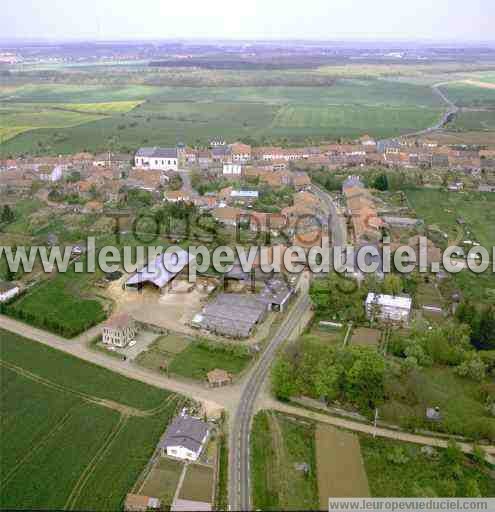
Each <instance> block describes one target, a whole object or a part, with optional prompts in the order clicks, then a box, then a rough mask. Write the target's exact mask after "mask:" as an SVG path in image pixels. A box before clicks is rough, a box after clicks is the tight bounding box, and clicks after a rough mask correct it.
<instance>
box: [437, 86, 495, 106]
mask: <svg viewBox="0 0 495 512" xmlns="http://www.w3.org/2000/svg"><path fill="white" fill-rule="evenodd" d="M441 88H442V90H443V91H444V92H445V93H446V94H447V96H448V97H449V98H450V99H451V100H452V101H453V102H454V103H455V104H456V105H457V106H458V107H469V108H474V107H484V108H486V107H495V89H485V88H483V87H477V86H476V85H471V84H467V83H460V82H452V83H451V84H448V85H442V87H441Z"/></svg>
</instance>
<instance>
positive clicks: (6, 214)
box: [0, 204, 15, 224]
mask: <svg viewBox="0 0 495 512" xmlns="http://www.w3.org/2000/svg"><path fill="white" fill-rule="evenodd" d="M14 220H15V212H14V210H12V208H11V207H10V206H9V205H8V204H6V205H4V206H3V208H2V213H1V214H0V222H1V223H2V224H10V223H11V222H14Z"/></svg>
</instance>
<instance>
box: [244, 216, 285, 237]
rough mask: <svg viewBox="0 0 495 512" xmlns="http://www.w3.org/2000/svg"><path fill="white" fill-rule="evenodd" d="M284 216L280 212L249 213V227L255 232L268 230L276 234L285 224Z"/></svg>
mask: <svg viewBox="0 0 495 512" xmlns="http://www.w3.org/2000/svg"><path fill="white" fill-rule="evenodd" d="M286 222H287V221H286V217H284V216H283V215H281V214H280V213H264V212H250V213H249V229H250V231H253V232H255V233H265V232H267V231H270V232H271V233H272V234H273V235H275V236H277V235H278V234H279V233H280V231H281V230H282V229H283V228H284V227H285V225H286Z"/></svg>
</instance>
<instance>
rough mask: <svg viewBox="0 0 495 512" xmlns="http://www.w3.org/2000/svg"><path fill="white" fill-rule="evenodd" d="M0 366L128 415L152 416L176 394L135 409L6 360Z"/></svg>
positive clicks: (0, 362) (49, 386)
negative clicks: (70, 386) (71, 387)
mask: <svg viewBox="0 0 495 512" xmlns="http://www.w3.org/2000/svg"><path fill="white" fill-rule="evenodd" d="M0 366H3V367H5V368H7V369H9V370H12V371H14V372H16V373H17V374H19V375H21V376H23V377H25V378H27V379H30V380H32V381H34V382H36V383H38V384H42V385H43V386H46V387H48V388H50V389H53V390H55V391H60V392H61V393H69V394H72V395H75V396H77V397H78V398H81V399H82V400H84V401H86V402H89V403H92V404H95V405H100V406H102V407H106V408H107V409H113V410H115V411H118V412H120V413H124V414H126V415H128V416H140V417H143V416H154V415H156V414H159V413H160V412H161V411H162V410H164V409H166V408H167V405H168V402H169V401H170V400H171V399H172V398H174V397H176V395H173V394H172V395H170V396H168V397H167V398H166V399H165V401H164V403H163V404H160V405H159V406H157V407H155V408H154V409H150V410H148V411H143V410H141V409H136V408H134V407H129V406H127V405H123V404H120V403H118V402H114V401H112V400H106V399H103V398H98V397H96V396H92V395H88V394H86V393H83V392H81V391H77V390H75V389H70V388H67V387H64V386H61V385H60V384H56V383H55V382H52V381H49V380H48V379H45V378H44V377H40V376H39V375H36V374H34V373H32V372H30V371H28V370H25V369H24V368H21V367H19V366H16V365H14V364H12V363H7V362H6V361H3V360H1V359H0Z"/></svg>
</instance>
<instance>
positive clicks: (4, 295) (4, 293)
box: [0, 281, 20, 302]
mask: <svg viewBox="0 0 495 512" xmlns="http://www.w3.org/2000/svg"><path fill="white" fill-rule="evenodd" d="M19 292H20V289H19V287H18V286H17V285H16V284H14V283H9V282H7V281H0V302H7V301H9V300H11V299H13V298H14V297H15V296H16V295H18V294H19Z"/></svg>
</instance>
